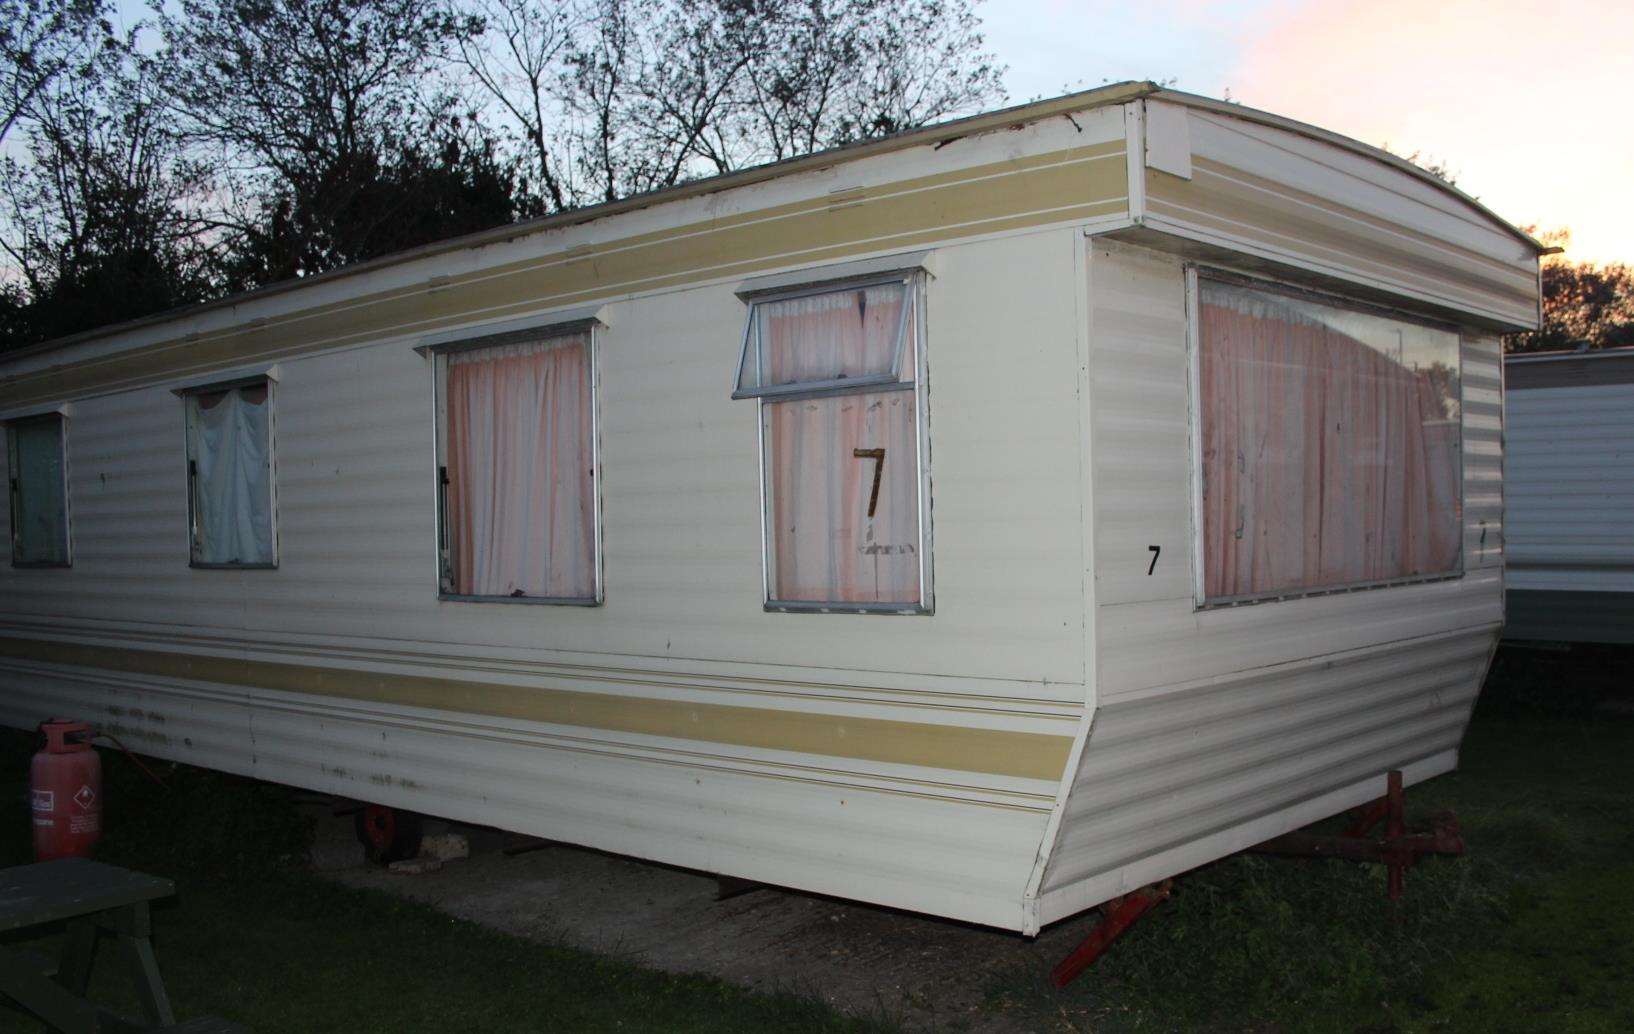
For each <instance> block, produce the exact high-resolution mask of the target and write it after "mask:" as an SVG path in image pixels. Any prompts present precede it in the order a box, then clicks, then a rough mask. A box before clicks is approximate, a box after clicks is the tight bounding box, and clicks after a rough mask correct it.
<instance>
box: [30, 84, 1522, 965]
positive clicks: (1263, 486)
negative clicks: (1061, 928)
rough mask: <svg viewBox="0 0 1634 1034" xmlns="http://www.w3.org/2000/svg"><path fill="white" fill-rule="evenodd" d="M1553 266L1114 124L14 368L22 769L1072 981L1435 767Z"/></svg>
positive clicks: (795, 188)
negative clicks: (115, 743)
mask: <svg viewBox="0 0 1634 1034" xmlns="http://www.w3.org/2000/svg"><path fill="white" fill-rule="evenodd" d="M1539 251H1540V248H1539V246H1538V245H1537V244H1536V243H1535V242H1534V241H1532V240H1531V239H1530V238H1528V237H1527V236H1526V235H1524V234H1522V233H1520V232H1518V231H1517V230H1515V229H1513V228H1512V227H1510V226H1508V225H1506V224H1505V223H1504V222H1502V221H1501V220H1499V219H1498V218H1497V217H1495V216H1494V215H1492V214H1491V213H1490V212H1488V211H1486V210H1485V209H1483V208H1481V207H1480V206H1479V205H1478V204H1476V203H1475V202H1474V201H1472V200H1471V199H1470V198H1468V197H1466V196H1464V195H1462V194H1460V193H1459V192H1457V191H1456V190H1454V189H1452V188H1451V187H1449V186H1448V185H1446V184H1444V183H1442V182H1439V181H1438V180H1436V179H1435V178H1434V177H1432V176H1429V175H1426V174H1425V173H1423V172H1421V171H1420V170H1418V169H1416V168H1414V167H1413V166H1411V165H1410V164H1408V163H1405V162H1402V161H1400V160H1398V159H1396V158H1393V157H1392V156H1390V155H1388V154H1386V153H1384V152H1382V151H1378V150H1375V149H1374V148H1371V147H1367V146H1364V145H1362V144H1359V143H1357V142H1355V141H1351V140H1347V139H1345V138H1342V137H1339V136H1336V135H1334V134H1331V133H1327V132H1324V131H1322V130H1319V129H1315V128H1312V127H1310V126H1305V125H1301V124H1298V123H1295V122H1291V121H1287V120H1284V119H1281V118H1277V117H1275V116H1272V115H1267V114H1264V113H1261V112H1256V111H1253V110H1250V109H1246V108H1243V107H1240V106H1238V105H1235V104H1224V103H1219V102H1215V101H1210V100H1205V99H1202V98H1198V97H1193V96H1189V95H1186V94H1182V93H1176V92H1174V91H1170V90H1165V89H1160V88H1158V87H1156V86H1153V85H1151V84H1124V85H1116V86H1110V87H1106V88H1102V89H1098V90H1094V91H1090V92H1087V93H1081V94H1075V95H1072V96H1068V97H1063V98H1059V99H1055V100H1049V101H1043V102H1039V103H1034V104H1028V105H1025V106H1022V107H1018V108H1013V109H1010V110H1007V111H1002V112H998V113H995V114H988V115H982V116H979V117H975V118H970V119H965V120H962V121H958V122H952V123H948V124H946V125H942V126H937V127H933V128H930V129H924V130H919V131H916V132H911V133H906V134H903V135H901V136H898V137H894V138H891V139H887V140H882V141H877V142H870V143H866V144H861V145H857V146H853V147H849V148H844V149H841V150H837V151H832V152H828V153H824V154H818V155H814V156H811V157H807V158H801V159H797V160H793V161H788V162H784V163H781V164H778V165H773V166H768V167H765V168H759V169H754V170H750V171H747V172H742V173H736V174H732V175H728V176H722V177H719V178H716V179H711V180H705V181H702V182H698V183H693V184H689V185H686V186H682V187H679V188H676V189H673V190H668V191H665V192H662V193H658V194H654V195H651V196H646V197H639V198H635V199H632V200H629V201H623V202H618V203H613V204H609V205H604V206H601V207H599V208H593V209H588V210H585V211H580V212H572V213H567V214H564V215H559V216H553V217H550V218H546V219H542V220H539V221H536V222H531V223H524V224H520V225H516V226H508V227H505V228H502V229H499V230H495V231H492V232H488V233H483V234H478V235H475V236H471V237H466V238H462V239H459V240H453V241H449V242H446V243H442V244H438V245H435V246H431V247H425V248H421V249H418V250H416V251H412V252H408V253H405V254H402V255H397V256H392V257H390V258H386V259H381V260H378V261H374V262H370V263H366V264H363V265H359V266H356V267H354V268H350V269H344V270H340V271H337V272H334V273H330V274H327V275H323V276H315V277H312V278H310V279H308V280H305V281H302V282H299V283H290V284H283V285H278V286H276V287H272V288H269V289H266V290H263V291H259V292H255V293H253V294H249V295H245V296H241V297H236V298H231V299H227V300H225V301H222V302H219V303H213V304H209V305H205V306H201V307H198V308H195V309H190V310H187V311H183V312H179V313H175V314H173V315H167V316H163V317H159V318H155V319H149V320H144V321H141V322H139V323H134V324H130V325H126V326H120V327H113V328H109V329H107V330H105V331H101V332H96V333H91V334H86V335H83V336H80V337H77V338H73V339H70V340H66V341H60V342H56V343H53V344H51V345H47V346H43V347H39V348H33V349H27V350H24V351H21V352H16V353H13V354H11V355H9V356H7V357H5V358H3V359H0V419H3V420H5V421H6V427H7V440H8V443H9V446H8V460H7V462H8V464H9V465H10V474H11V479H12V480H11V484H12V486H13V487H12V505H11V507H10V514H11V516H10V520H11V521H12V524H11V525H10V528H9V531H10V541H11V543H12V561H13V562H12V564H11V565H10V566H7V567H5V568H4V569H3V570H0V593H3V603H0V717H3V719H4V721H6V722H7V723H10V724H13V725H17V726H31V725H33V724H34V723H36V722H38V721H39V720H41V719H42V718H44V717H46V716H48V715H54V714H68V715H73V716H76V717H80V718H84V719H88V720H91V721H94V722H96V723H99V724H100V725H102V726H103V727H105V728H107V729H108V730H110V731H113V732H115V733H117V734H118V735H119V736H120V737H121V738H123V739H124V740H125V742H127V743H129V744H131V745H132V746H133V747H134V746H137V745H140V746H141V747H142V748H144V749H146V750H147V751H149V752H151V753H153V754H155V755H159V756H163V757H167V758H175V759H178V760H182V761H187V762H191V763H194V764H199V765H207V766H211V767H214V768H219V769H224V770H227V771H231V772H239V773H246V774H249V775H254V776H258V777H261V778H265V779H270V780H276V781H279V782H282V783H289V784H294V785H298V786H302V787H309V788H312V789H314V790H319V791H325V792H329V793H334V794H339V795H344V796H347V797H351V798H357V799H361V800H364V801H370V802H376V803H379V804H382V805H387V806H391V807H394V808H402V809H411V810H414V811H417V812H422V813H429V814H433V815H440V816H448V817H452V818H456V819H459V820H464V821H470V822H476V823H485V824H491V825H494V826H499V827H503V828H505V829H509V830H516V831H520V832H523V833H528V834H535V835H539V836H543V837H548V838H553V839H558V840H563V841H570V842H574V843H579V844H587V845H591V846H594V847H596V848H601V849H605V850H609V851H614V852H621V853H625V854H629V855H635V856H639V857H643V858H650V859H657V860H660V861H663V862H667V863H673V864H677V865H681V866H688V867H692V868H696V869H700V870H704V871H708V872H714V873H721V874H727V875H731V876H735V877H741V878H746V879H749V880H756V881H762V882H766V883H771V884H776V885H782V886H788V887H794V888H800V889H804V890H808V891H815V892H821V893H825V894H833V895H839V896H842V897H846V898H853V899H859V900H863V901H869V902H878V903H882V904H886V905H891V906H897V907H902V908H907V909H914V910H918V911H922V912H927V913H933V914H936V915H940V916H950V917H955V918H958V919H962V920H969V921H971V922H975V923H982V924H988V925H991V926H995V927H1002V928H1007V929H1011V930H1017V931H1021V932H1024V933H1029V934H1030V933H1034V932H1036V931H1037V930H1038V929H1039V928H1040V927H1041V926H1042V925H1044V924H1047V923H1050V922H1053V921H1055V920H1058V919H1061V918H1063V917H1066V916H1070V915H1072V914H1074V913H1077V912H1080V911H1082V910H1084V909H1087V908H1089V907H1091V906H1094V905H1096V904H1097V903H1100V902H1103V901H1106V900H1108V899H1109V898H1111V897H1113V896H1116V895H1119V894H1121V893H1124V892H1126V891H1129V890H1130V889H1132V888H1135V887H1139V886H1141V885H1143V884H1145V883H1148V882H1150V881H1154V880H1158V879H1161V878H1165V877H1168V876H1170V875H1173V874H1176V873H1179V872H1181V871H1183V870H1186V869H1189V868H1191V867H1194V866H1197V865H1199V864H1201V863H1204V862H1207V861H1210V860H1212V859H1215V858H1218V857H1221V856H1223V855H1226V854H1228V853H1231V852H1234V851H1237V850H1239V849H1241V848H1244V847H1247V846H1249V845H1252V844H1254V843H1256V842H1258V841H1261V840H1264V839H1266V838H1268V837H1270V836H1273V835H1275V834H1279V833H1282V832H1284V831H1286V830H1289V829H1292V828H1294V827H1297V826H1300V825H1303V824H1306V823H1308V822H1311V821H1313V820H1316V819H1319V818H1322V817H1324V816H1327V815H1331V814H1333V813H1335V812H1338V811H1340V810H1342V809H1344V808H1347V807H1349V806H1352V805H1356V804H1358V803H1361V802H1363V801H1364V800H1367V799H1370V798H1373V797H1376V796H1378V795H1379V794H1380V793H1381V792H1382V790H1383V788H1384V784H1385V773H1386V771H1387V770H1390V769H1402V770H1404V771H1405V773H1406V778H1407V780H1408V781H1409V782H1413V781H1418V780H1422V779H1425V778H1428V777H1430V776H1433V775H1436V774H1437V773H1441V772H1446V771H1448V770H1450V769H1452V768H1453V767H1454V766H1455V765H1456V763H1457V757H1458V749H1459V742H1460V738H1461V736H1462V734H1463V730H1464V726H1465V723H1466V721H1467V719H1468V716H1469V713H1470V707H1471V705H1472V703H1473V701H1474V699H1475V697H1476V694H1477V692H1478V689H1479V687H1480V684H1481V680H1482V677H1483V674H1484V673H1485V671H1486V668H1487V664H1488V660H1489V657H1490V655H1491V651H1492V649H1493V647H1494V644H1495V643H1496V642H1497V639H1498V636H1499V632H1500V628H1501V626H1502V623H1503V534H1502V519H1503V506H1502V460H1503V457H1502V448H1503V445H1502V415H1503V398H1502V390H1501V383H1502V379H1501V368H1500V362H1501V361H1500V350H1499V340H1498V335H1500V334H1501V333H1504V332H1508V331H1514V330H1519V329H1524V328H1529V327H1534V326H1535V325H1536V322H1537V315H1538V265H1537V259H1538V254H1539Z"/></svg>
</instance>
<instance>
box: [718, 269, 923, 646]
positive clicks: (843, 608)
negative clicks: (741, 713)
mask: <svg viewBox="0 0 1634 1034" xmlns="http://www.w3.org/2000/svg"><path fill="white" fill-rule="evenodd" d="M820 272H821V271H813V278H812V279H809V280H803V281H802V283H801V284H799V285H798V286H792V287H787V288H769V289H766V290H758V291H757V290H740V291H739V292H738V297H739V298H740V299H741V300H742V301H743V302H744V303H745V305H746V307H747V312H746V313H745V315H744V338H743V346H742V347H741V348H740V349H739V352H738V369H737V375H736V378H735V379H734V381H733V391H732V398H734V399H745V398H750V399H753V400H754V402H755V443H756V447H757V448H758V450H759V453H760V456H759V467H760V493H759V494H760V571H761V578H760V595H761V609H762V610H763V611H765V612H767V613H777V614H891V615H909V616H930V615H933V614H935V613H936V599H935V584H934V578H933V565H932V563H931V553H932V550H933V548H934V547H933V545H932V537H933V536H932V529H931V464H930V419H929V410H928V398H929V365H928V359H927V357H926V354H925V353H926V339H927V337H928V335H927V333H926V328H927V325H928V320H927V319H926V308H927V306H926V295H927V293H928V292H927V290H926V284H927V280H928V279H929V274H928V272H927V270H925V269H924V268H923V266H917V265H916V266H913V267H911V268H906V269H897V270H893V271H890V272H880V273H869V274H867V275H862V276H851V277H847V276H843V275H842V276H838V277H835V278H833V279H826V280H825V279H818V278H817V277H819V276H820ZM893 283H900V284H903V285H905V295H904V301H905V304H904V305H903V309H904V312H903V316H902V323H901V324H900V327H899V330H898V335H897V344H896V355H895V357H894V358H893V361H892V369H893V371H894V375H893V376H892V377H891V379H889V380H887V379H885V375H882V374H875V375H871V376H867V377H843V378H834V379H830V380H825V381H803V382H799V383H797V384H793V385H780V386H778V387H777V388H774V389H771V390H766V389H761V390H758V391H754V392H740V390H739V388H740V386H741V385H742V383H743V367H744V364H745V363H746V362H747V361H748V356H749V348H748V342H749V336H750V335H751V334H753V333H754V331H755V322H756V321H755V308H756V306H757V305H760V304H763V303H770V302H781V301H789V300H791V299H795V298H809V297H813V296H816V295H824V294H834V293H837V292H840V291H848V290H857V289H863V288H868V287H875V286H879V285H881V284H893ZM910 320H911V321H912V322H911V324H910V322H909V321H910ZM910 327H911V330H912V332H913V335H914V348H913V369H912V370H911V371H905V370H904V369H903V357H904V353H905V352H906V351H907V341H908V334H907V331H908V330H909V329H910ZM904 374H908V375H909V377H908V378H907V379H904ZM886 391H912V392H913V393H914V474H915V477H914V490H915V497H916V502H917V505H918V531H919V541H918V543H917V558H916V559H917V561H918V570H919V600H918V602H917V603H866V602H854V603H853V602H845V601H826V600H783V599H778V598H776V597H775V596H774V595H773V592H772V568H773V563H772V548H773V547H772V543H773V538H774V534H773V530H772V526H771V525H772V509H771V502H772V498H771V489H770V485H769V480H770V474H771V470H770V467H771V457H770V456H769V455H768V454H767V451H766V406H768V405H776V404H780V403H785V402H797V401H799V400H801V399H808V398H831V397H836V396H841V395H870V394H878V393H880V392H886Z"/></svg>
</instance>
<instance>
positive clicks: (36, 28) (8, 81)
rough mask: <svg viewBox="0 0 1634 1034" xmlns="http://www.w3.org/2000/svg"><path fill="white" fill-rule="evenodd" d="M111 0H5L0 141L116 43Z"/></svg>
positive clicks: (1, 8) (1, 5) (0, 36)
mask: <svg viewBox="0 0 1634 1034" xmlns="http://www.w3.org/2000/svg"><path fill="white" fill-rule="evenodd" d="M109 6H110V5H109V4H108V3H107V2H106V0H0V142H3V141H4V140H5V139H6V137H7V136H8V135H9V134H10V133H11V131H12V129H13V128H14V127H15V126H16V125H17V123H18V121H19V120H21V119H22V118H24V117H25V116H26V115H27V113H28V112H29V110H30V108H31V107H32V106H33V104H34V103H35V101H36V100H38V99H39V97H40V95H41V94H42V93H43V92H44V91H45V90H46V89H47V88H48V87H49V86H50V85H51V84H52V83H54V82H55V81H56V80H57V79H58V78H59V77H61V76H63V75H64V74H80V75H83V74H85V73H86V72H87V71H88V70H89V68H90V66H91V65H92V64H93V63H94V62H95V61H96V60H97V57H98V55H99V54H100V53H101V51H102V49H103V48H104V47H105V46H107V45H108V44H110V43H113V42H114V36H113V28H112V26H111V25H110V24H109V22H108V10H109Z"/></svg>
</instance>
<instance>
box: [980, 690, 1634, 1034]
mask: <svg viewBox="0 0 1634 1034" xmlns="http://www.w3.org/2000/svg"><path fill="white" fill-rule="evenodd" d="M1534 670H1535V669H1534V668H1533V667H1532V666H1531V665H1529V664H1526V663H1521V664H1515V663H1511V664H1510V665H1509V666H1508V668H1507V672H1508V674H1506V673H1505V671H1504V670H1502V669H1501V670H1500V672H1499V676H1498V678H1499V681H1498V682H1497V683H1494V684H1490V685H1489V692H1490V697H1489V698H1485V699H1484V701H1483V705H1482V706H1481V707H1480V708H1479V709H1478V711H1477V715H1476V718H1475V720H1474V721H1473V722H1472V724H1471V727H1470V730H1469V733H1468V737H1467V739H1466V741H1465V745H1464V750H1463V754H1462V758H1461V764H1460V769H1459V771H1458V772H1456V773H1453V774H1451V775H1447V776H1443V777H1440V778H1438V779H1434V780H1431V781H1430V782H1428V783H1425V784H1423V785H1422V786H1419V787H1415V788H1413V789H1412V790H1411V791H1410V792H1409V793H1408V812H1409V820H1410V821H1411V820H1412V818H1413V817H1414V815H1415V814H1419V815H1424V814H1428V813H1431V812H1435V811H1439V810H1441V809H1444V808H1452V809H1454V810H1455V811H1456V812H1457V813H1458V816H1459V819H1460V823H1461V825H1462V828H1463V832H1464V839H1465V841H1466V844H1467V853H1466V854H1465V855H1464V856H1463V857H1461V858H1433V859H1429V860H1427V861H1425V862H1424V863H1422V864H1421V865H1420V866H1418V867H1417V868H1415V869H1413V870H1410V871H1409V873H1408V875H1407V888H1406V894H1405V896H1404V899H1403V900H1402V902H1401V903H1400V905H1399V907H1396V908H1392V907H1391V906H1390V904H1389V902H1388V901H1387V899H1386V895H1385V884H1384V870H1383V869H1382V868H1381V867H1377V866H1362V865H1355V864H1352V863H1346V862H1339V861H1307V860H1299V859H1287V858H1272V857H1268V856H1256V855H1238V856H1236V857H1233V858H1228V859H1226V860H1224V861H1222V862H1219V863H1217V864H1215V865H1211V866H1208V867H1206V868H1204V869H1201V870H1198V871H1196V872H1193V873H1190V874H1188V875H1186V876H1185V877H1183V878H1181V879H1180V880H1178V881H1176V884H1175V896H1174V897H1173V898H1172V899H1171V900H1170V901H1168V902H1165V903H1164V904H1162V905H1160V906H1159V907H1158V908H1156V909H1154V910H1153V911H1152V912H1150V913H1148V915H1147V917H1146V918H1145V919H1143V920H1141V922H1140V923H1139V924H1137V925H1136V927H1134V928H1133V929H1132V930H1131V931H1130V933H1128V934H1126V935H1125V936H1124V938H1123V939H1122V940H1120V941H1119V942H1118V943H1117V944H1116V945H1115V946H1114V947H1113V949H1112V950H1111V951H1110V952H1109V953H1108V954H1107V955H1106V956H1104V957H1103V958H1102V959H1101V960H1100V961H1098V962H1097V963H1096V964H1095V966H1094V968H1093V969H1091V970H1090V971H1089V972H1088V973H1086V974H1085V975H1084V976H1083V977H1080V978H1079V980H1078V982H1077V983H1076V984H1074V985H1072V986H1071V987H1070V988H1068V990H1067V991H1066V992H1065V993H1064V994H1059V995H1058V994H1056V993H1054V992H1051V991H1048V990H1045V989H1042V988H1040V987H1039V986H1038V985H1039V982H1038V978H1037V974H1035V973H1020V972H1017V973H1014V974H1011V975H1009V976H1007V977H1006V978H1005V979H1003V980H1001V981H999V982H997V983H995V985H994V986H993V987H992V988H991V989H990V992H989V1004H990V1008H991V1009H992V1010H994V1011H996V1012H1001V1013H1008V1014H1009V1015H1011V1016H1012V1017H1014V1018H1016V1019H1018V1020H1021V1021H1023V1022H1037V1023H1038V1024H1039V1025H1040V1026H1042V1025H1043V1024H1044V1023H1045V1022H1046V1021H1048V1022H1050V1023H1051V1024H1052V1025H1053V1026H1055V1027H1056V1028H1057V1029H1063V1025H1064V1024H1071V1025H1073V1026H1074V1027H1076V1029H1082V1030H1096V1031H1103V1030H1105V1031H1123V1030H1135V1031H1148V1030H1150V1031H1166V1030H1217V1031H1239V1030H1241V1031H1318V1032H1320V1031H1346V1032H1349V1031H1369V1032H1386V1031H1403V1032H1407V1031H1472V1032H1474V1031H1481V1032H1487V1031H1527V1032H1536V1031H1557V1030H1558V1031H1634V721H1629V720H1627V719H1624V718H1614V717H1607V716H1598V717H1595V716H1590V715H1589V714H1588V713H1587V707H1586V706H1585V702H1584V700H1583V699H1582V697H1581V694H1579V695H1578V696H1577V697H1576V698H1574V699H1572V700H1569V701H1564V702H1560V703H1559V704H1558V705H1555V706H1550V705H1548V704H1547V702H1546V701H1545V700H1544V698H1543V697H1542V696H1541V695H1540V694H1539V693H1538V691H1537V687H1536V686H1534V685H1530V684H1528V685H1514V684H1509V683H1506V682H1504V681H1503V680H1504V679H1505V678H1509V679H1514V680H1516V681H1517V682H1518V681H1519V680H1520V678H1521V676H1520V675H1517V674H1515V673H1516V672H1527V673H1530V672H1533V671H1534ZM1550 670H1554V669H1553V668H1551V669H1550ZM1625 670H1626V668H1625ZM1528 677H1530V676H1529V675H1528ZM1590 703H1592V701H1591V702H1590ZM1562 712H1565V713H1562ZM1333 824H1334V823H1329V825H1333Z"/></svg>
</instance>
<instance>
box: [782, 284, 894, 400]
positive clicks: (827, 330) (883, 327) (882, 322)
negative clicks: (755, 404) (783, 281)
mask: <svg viewBox="0 0 1634 1034" xmlns="http://www.w3.org/2000/svg"><path fill="white" fill-rule="evenodd" d="M906 297H907V289H906V287H905V286H904V285H902V284H875V285H874V286H872V287H858V288H853V289H850V290H843V291H834V292H832V293H830V294H818V295H808V296H806V297H804V298H788V299H785V300H783V301H775V302H761V303H759V304H757V305H756V306H755V318H756V320H757V321H758V330H759V335H760V348H761V362H762V363H763V364H764V367H763V371H762V378H761V385H762V386H771V385H778V384H795V383H798V382H801V381H826V380H832V379H834V378H838V377H861V376H865V375H869V374H881V373H889V372H890V370H891V363H892V362H893V361H894V360H895V358H896V345H897V337H898V330H899V328H900V327H901V325H902V305H903V303H904V301H905V300H906ZM908 358H909V357H905V358H904V362H907V361H908ZM908 369H911V367H908Z"/></svg>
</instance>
